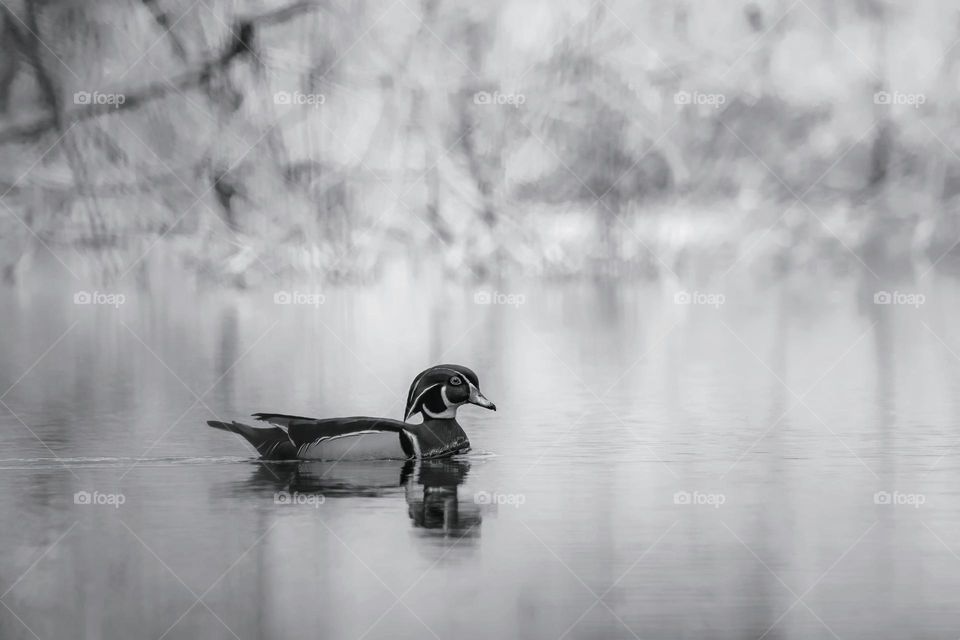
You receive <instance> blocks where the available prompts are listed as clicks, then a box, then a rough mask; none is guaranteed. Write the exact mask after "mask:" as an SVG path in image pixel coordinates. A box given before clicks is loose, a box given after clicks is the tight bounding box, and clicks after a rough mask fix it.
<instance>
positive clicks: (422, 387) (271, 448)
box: [207, 365, 496, 460]
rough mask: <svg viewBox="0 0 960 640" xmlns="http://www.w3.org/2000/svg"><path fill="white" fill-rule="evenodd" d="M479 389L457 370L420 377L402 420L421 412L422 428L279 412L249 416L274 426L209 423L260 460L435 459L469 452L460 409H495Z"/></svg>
mask: <svg viewBox="0 0 960 640" xmlns="http://www.w3.org/2000/svg"><path fill="white" fill-rule="evenodd" d="M478 384H479V383H478V382H477V377H476V374H474V373H473V372H472V371H470V370H469V369H467V368H466V367H460V366H457V365H440V366H437V367H432V368H430V369H427V370H426V371H424V372H422V373H421V374H420V375H418V376H417V377H416V378H415V379H414V381H413V385H411V387H410V393H409V394H408V396H407V408H406V411H405V417H406V418H409V417H411V416H412V415H413V414H415V413H422V414H423V417H424V421H423V422H422V423H420V424H409V423H407V422H401V421H400V420H392V419H390V418H369V417H359V416H358V417H349V418H328V419H317V418H306V417H302V416H291V415H286V414H279V413H255V414H253V416H254V417H255V418H256V419H257V420H260V421H263V422H269V423H270V424H273V425H275V426H273V427H266V428H257V427H252V426H249V425H246V424H242V423H239V422H221V421H210V422H208V423H207V424H209V425H210V426H211V427H215V428H217V429H223V430H225V431H230V432H232V433H236V434H239V435H241V436H243V437H244V438H246V440H247V441H248V442H250V444H252V445H253V446H254V447H255V448H256V449H257V451H258V452H259V453H260V456H261V458H263V459H264V460H372V459H385V460H402V459H409V458H437V457H441V456H448V455H453V454H455V453H463V452H465V451H467V450H469V448H470V440H469V439H468V438H467V434H466V433H465V432H464V430H463V429H462V428H461V427H460V425H459V424H458V423H457V419H456V410H457V408H458V407H459V406H461V405H463V404H467V403H471V404H476V405H478V406H482V407H486V408H488V409H494V410H495V409H496V407H495V406H494V404H493V403H492V402H490V401H489V400H487V399H486V398H485V397H483V395H482V394H481V393H480V390H479V388H478ZM461 387H462V388H461Z"/></svg>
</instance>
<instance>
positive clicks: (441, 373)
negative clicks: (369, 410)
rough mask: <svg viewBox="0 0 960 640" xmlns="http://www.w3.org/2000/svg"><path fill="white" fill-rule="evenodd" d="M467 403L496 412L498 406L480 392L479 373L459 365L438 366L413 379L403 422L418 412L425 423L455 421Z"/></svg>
mask: <svg viewBox="0 0 960 640" xmlns="http://www.w3.org/2000/svg"><path fill="white" fill-rule="evenodd" d="M465 404H475V405H477V406H478V407H483V408H484V409H493V410H494V411H496V410H497V405H495V404H493V403H492V402H490V401H489V400H487V399H486V398H485V397H484V396H483V394H482V393H480V381H479V380H478V379H477V374H475V373H474V372H473V371H471V370H470V369H467V368H466V367H462V366H460V365H458V364H438V365H437V366H435V367H430V368H429V369H426V370H424V371H421V372H420V374H419V375H418V376H417V377H416V378H414V379H413V384H411V385H410V393H408V394H407V408H406V410H405V411H404V413H403V419H404V420H405V421H406V420H409V419H410V416H412V415H413V414H415V413H418V412H422V413H423V419H424V420H428V419H444V418H447V419H450V418H456V417H457V409H458V408H459V407H460V406H462V405H465Z"/></svg>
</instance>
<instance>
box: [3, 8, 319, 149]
mask: <svg viewBox="0 0 960 640" xmlns="http://www.w3.org/2000/svg"><path fill="white" fill-rule="evenodd" d="M320 6H321V4H320V3H319V2H316V1H311V0H302V1H300V2H294V3H292V4H290V5H288V6H286V7H282V8H280V9H276V10H274V11H270V12H268V13H264V14H260V15H255V16H245V17H241V18H238V19H237V20H236V22H235V25H236V26H235V27H234V28H233V30H232V34H231V35H232V37H231V38H230V41H229V42H228V43H227V44H226V46H225V47H224V50H223V51H222V52H221V53H220V54H219V55H217V56H216V57H215V58H213V59H211V60H207V61H206V62H204V63H203V64H201V65H200V67H199V69H195V70H192V71H188V72H186V73H183V74H181V75H179V76H177V77H175V78H173V79H172V80H164V81H161V82H154V83H152V84H149V85H147V86H145V87H141V88H139V89H136V90H134V91H129V92H127V91H121V92H117V93H120V94H122V95H123V96H124V98H125V100H124V102H123V104H88V105H83V106H81V107H79V108H75V109H69V110H65V111H64V112H63V114H62V118H61V119H62V121H64V122H69V121H77V120H88V119H91V118H96V117H98V116H102V115H106V114H109V113H118V112H120V111H126V110H129V109H136V108H138V107H140V106H142V105H144V104H146V103H148V102H150V101H152V100H157V99H159V98H163V97H165V96H166V95H167V94H169V93H171V92H174V91H176V92H180V91H183V90H184V89H189V88H192V87H195V86H200V85H202V84H203V83H204V82H206V81H207V80H209V78H210V77H211V76H212V75H213V73H214V72H216V71H219V70H222V69H224V68H226V67H227V66H228V65H229V64H230V62H232V61H233V59H234V58H236V57H238V56H241V55H243V54H244V53H246V52H247V47H248V44H249V40H250V38H251V34H252V31H253V28H254V24H264V25H272V24H280V23H282V22H285V21H288V20H291V19H292V18H294V17H296V16H297V15H299V14H301V13H303V12H305V11H310V10H313V9H318V8H320ZM57 124H58V116H57V113H56V111H54V112H52V113H48V114H44V115H42V116H40V117H39V118H35V119H33V120H31V121H30V122H26V123H22V124H16V125H13V126H10V127H7V128H6V129H3V130H0V144H3V143H8V142H26V141H29V140H32V139H34V138H37V137H39V136H41V135H43V134H44V133H46V132H47V131H48V130H50V129H53V128H55V127H56V126H57Z"/></svg>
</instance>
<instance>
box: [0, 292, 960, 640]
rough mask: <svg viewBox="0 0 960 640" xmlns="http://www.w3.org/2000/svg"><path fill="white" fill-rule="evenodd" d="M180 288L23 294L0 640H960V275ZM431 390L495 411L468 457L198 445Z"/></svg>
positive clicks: (15, 298)
mask: <svg viewBox="0 0 960 640" xmlns="http://www.w3.org/2000/svg"><path fill="white" fill-rule="evenodd" d="M880 288H888V289H889V290H891V291H893V290H894V289H896V288H899V290H900V291H907V292H922V293H923V294H924V295H925V296H926V300H925V302H924V304H923V305H921V306H919V307H918V308H916V307H913V306H908V305H874V304H872V296H873V292H874V291H875V290H878V289H880ZM169 289H170V290H169V291H168V292H167V293H162V294H154V295H153V296H149V297H148V296H145V295H143V294H137V293H136V292H135V291H126V292H125V293H126V295H127V300H126V301H125V303H124V304H123V305H122V306H120V307H119V308H117V309H114V308H112V307H109V306H105V305H74V304H72V300H71V296H72V292H73V289H71V288H69V287H67V288H57V287H54V288H51V289H42V288H41V289H32V290H31V291H30V292H29V293H25V292H22V291H21V292H14V291H9V290H5V291H3V292H2V293H0V298H2V299H0V309H2V311H0V315H2V322H3V326H4V330H3V332H2V333H0V354H2V359H0V391H2V390H4V389H7V388H8V387H11V386H12V388H11V390H10V391H8V392H7V393H6V394H4V395H3V396H2V398H0V399H2V402H3V404H2V405H0V426H2V434H3V435H2V440H0V444H2V451H0V477H2V480H3V482H2V489H0V514H2V515H0V517H2V530H3V545H2V547H0V592H5V593H3V596H2V598H0V602H2V603H3V604H4V605H5V606H4V607H0V636H2V637H3V638H33V637H34V634H35V635H36V637H38V638H42V639H44V640H45V639H47V638H79V637H89V638H150V639H157V638H161V637H162V638H234V637H237V638H241V639H243V640H247V639H250V638H260V637H263V638H269V637H291V638H293V637H311V638H313V637H320V638H346V639H350V640H356V639H358V638H370V639H373V638H408V637H409V638H430V637H438V638H454V637H455V638H490V637H530V638H550V639H556V638H561V637H566V638H610V637H619V638H630V637H634V635H636V636H638V637H642V638H666V637H669V638H683V637H690V638H700V637H710V638H760V637H767V638H811V637H822V638H832V637H840V638H844V639H847V638H876V637H914V638H954V637H957V636H958V635H960V607H957V601H958V595H957V594H958V593H960V557H958V555H957V554H960V510H958V509H957V507H958V505H960V500H958V487H960V432H958V431H960V430H958V428H957V425H958V420H960V416H958V409H960V401H958V398H960V393H958V391H960V389H958V383H960V330H958V326H957V323H956V322H955V318H956V317H957V315H958V312H960V288H958V287H957V284H956V283H955V282H953V281H951V280H943V279H937V277H935V276H932V275H931V276H928V277H927V278H925V279H924V280H922V281H920V282H912V283H911V282H899V283H883V284H882V285H881V284H880V283H875V282H873V281H872V279H871V278H870V277H869V276H867V277H865V278H863V279H861V280H856V279H854V280H850V281H834V280H830V281H821V280H815V279H807V278H802V277H793V278H790V279H787V280H785V281H781V282H777V283H765V284H747V283H741V284H739V285H737V286H733V285H732V284H728V285H725V288H724V289H723V293H724V295H725V300H724V304H723V305H721V306H719V308H714V307H711V306H707V305H697V304H694V305H677V304H674V300H673V296H674V293H675V291H676V289H677V287H674V286H672V285H666V284H664V285H624V284H602V283H601V284H565V285H560V284H556V285H545V284H543V283H524V282H518V283H513V284H511V285H510V286H509V287H508V286H506V285H502V286H501V291H503V292H507V293H521V294H523V295H525V297H526V299H525V300H524V304H522V305H520V306H508V305H477V304H474V303H473V295H474V292H473V290H472V289H469V288H462V289H461V288H457V287H442V288H441V287H438V286H434V285H430V284H424V283H423V279H422V278H421V279H420V280H419V281H417V280H413V281H411V282H410V283H407V281H406V280H404V281H393V282H387V283H386V284H385V285H384V286H381V287H372V288H367V289H343V290H328V291H326V292H325V296H326V298H325V300H324V302H323V304H322V305H320V306H317V307H313V306H304V305H275V304H273V300H272V296H273V292H264V293H244V294H232V293H221V294H218V295H211V294H209V293H205V292H191V291H182V290H175V289H174V288H173V287H170V288H169ZM690 289H691V291H692V290H693V287H690ZM704 291H706V292H710V291H711V290H710V289H704ZM58 340H59V341H58ZM51 345H54V346H53V347H52V348H50V347H51ZM48 349H49V351H47V350H48ZM43 354H45V355H43ZM41 355H43V357H42V358H41V359H40V360H39V362H38V361H37V359H38V357H40V356H41ZM438 361H448V362H458V363H462V364H466V365H468V366H471V367H472V368H474V369H475V370H476V371H477V372H478V373H479V375H480V380H481V386H482V388H483V390H484V392H485V393H486V395H487V396H488V397H490V398H491V399H492V400H493V401H495V402H496V403H497V406H498V408H499V411H498V412H497V413H492V412H486V411H483V410H480V409H474V408H467V409H464V410H462V411H461V423H462V424H463V425H464V427H465V429H466V430H467V432H468V434H469V435H470V438H471V440H472V442H473V445H474V449H473V451H472V452H471V453H469V454H467V455H464V456H461V457H458V458H456V459H453V460H447V461H437V462H431V463H422V464H402V463H399V462H382V463H378V462H366V463H349V464H348V463H341V464H339V465H333V464H330V463H309V464H302V465H296V464H269V465H265V464H260V463H258V462H256V461H255V460H254V459H253V457H252V456H251V453H250V450H249V449H248V448H247V447H246V445H245V443H244V442H242V441H241V440H240V439H238V438H236V437H234V436H231V435H229V434H225V433H222V432H218V431H214V430H212V429H209V428H207V427H205V426H204V425H203V422H204V421H205V420H207V419H211V418H214V417H220V418H234V417H242V416H244V415H246V414H249V413H251V412H253V411H280V412H288V413H295V414H306V415H318V416H335V415H351V414H370V415H387V416H392V417H399V416H400V415H401V412H402V408H403V402H404V397H405V394H406V390H407V385H408V384H409V382H410V379H411V377H412V376H413V375H414V374H415V373H416V372H417V371H419V370H420V369H422V368H423V367H424V366H426V365H428V364H430V363H435V362H438ZM5 407H6V408H5ZM8 409H9V410H8ZM10 411H12V412H15V413H16V417H15V416H14V415H13V414H11V413H10ZM21 420H22V423H21ZM77 492H89V494H90V496H91V501H94V502H95V501H100V502H103V503H104V504H76V503H75V498H74V496H75V494H76V493H77ZM94 492H97V493H94ZM878 492H887V494H890V496H891V497H890V501H891V502H899V503H901V504H882V502H884V500H885V496H886V495H887V494H883V493H880V494H879V497H875V494H877V493H878ZM878 501H879V502H881V504H878V503H877V502H878Z"/></svg>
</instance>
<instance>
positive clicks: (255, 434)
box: [207, 420, 297, 460]
mask: <svg viewBox="0 0 960 640" xmlns="http://www.w3.org/2000/svg"><path fill="white" fill-rule="evenodd" d="M207 424H208V425H210V426H211V427H213V428H214V429H222V430H224V431H229V432H230V433H236V434H237V435H240V436H243V437H244V438H245V439H246V441H247V442H249V443H250V444H252V445H253V446H254V447H255V448H256V450H257V451H259V452H260V456H261V457H262V458H263V459H265V460H293V459H295V458H296V457H297V450H296V447H294V446H293V443H292V442H290V438H288V437H287V432H286V431H284V430H283V429H281V428H280V427H272V428H269V429H258V428H256V427H251V426H249V425H246V424H242V423H240V422H221V421H219V420H208V421H207Z"/></svg>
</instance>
